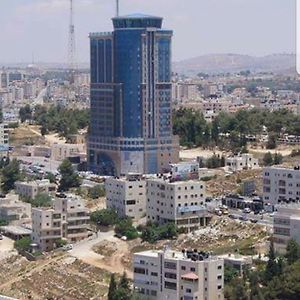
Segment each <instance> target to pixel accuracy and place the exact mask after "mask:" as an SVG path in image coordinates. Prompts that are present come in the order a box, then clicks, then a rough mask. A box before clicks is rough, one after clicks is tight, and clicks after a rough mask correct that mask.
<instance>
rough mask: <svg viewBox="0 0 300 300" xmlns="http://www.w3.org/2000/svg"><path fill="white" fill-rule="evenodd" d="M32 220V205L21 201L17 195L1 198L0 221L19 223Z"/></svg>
mask: <svg viewBox="0 0 300 300" xmlns="http://www.w3.org/2000/svg"><path fill="white" fill-rule="evenodd" d="M30 218H31V204H30V203H25V202H22V201H20V200H19V196H18V195H15V194H7V195H5V197H4V198H0V219H1V220H6V221H8V222H10V221H17V220H22V219H30Z"/></svg>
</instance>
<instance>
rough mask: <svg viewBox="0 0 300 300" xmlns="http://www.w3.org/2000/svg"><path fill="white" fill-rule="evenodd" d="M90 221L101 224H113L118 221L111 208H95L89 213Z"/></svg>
mask: <svg viewBox="0 0 300 300" xmlns="http://www.w3.org/2000/svg"><path fill="white" fill-rule="evenodd" d="M90 218H91V221H92V222H94V223H96V224H98V225H102V226H111V225H115V224H116V223H117V222H118V221H119V218H118V214H117V213H116V212H115V211H114V210H112V209H101V210H96V211H94V212H92V213H91V215H90Z"/></svg>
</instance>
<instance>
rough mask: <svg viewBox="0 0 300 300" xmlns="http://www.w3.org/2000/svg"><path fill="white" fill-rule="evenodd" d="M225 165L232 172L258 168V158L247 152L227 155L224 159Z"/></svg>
mask: <svg viewBox="0 0 300 300" xmlns="http://www.w3.org/2000/svg"><path fill="white" fill-rule="evenodd" d="M225 166H226V167H228V169H229V170H230V171H232V172H238V171H242V170H245V169H247V170H251V169H258V168H259V164H258V159H256V158H254V157H253V155H252V154H249V153H243V154H240V155H235V156H230V157H227V158H226V159H225Z"/></svg>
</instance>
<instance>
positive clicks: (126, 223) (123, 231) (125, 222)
mask: <svg viewBox="0 0 300 300" xmlns="http://www.w3.org/2000/svg"><path fill="white" fill-rule="evenodd" d="M115 232H116V234H117V235H119V236H126V237H127V239H129V240H133V239H136V238H137V237H138V236H139V235H138V232H137V230H136V228H135V227H134V226H133V225H132V220H131V219H130V218H124V219H121V220H120V221H119V222H118V223H117V224H116V227H115Z"/></svg>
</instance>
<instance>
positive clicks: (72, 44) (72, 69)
mask: <svg viewBox="0 0 300 300" xmlns="http://www.w3.org/2000/svg"><path fill="white" fill-rule="evenodd" d="M75 55H76V45H75V25H74V7H73V0H70V24H69V45H68V60H69V61H68V63H69V71H70V75H71V76H70V78H71V82H72V83H73V82H74V73H75Z"/></svg>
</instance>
